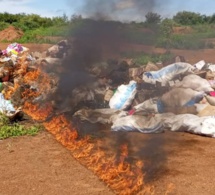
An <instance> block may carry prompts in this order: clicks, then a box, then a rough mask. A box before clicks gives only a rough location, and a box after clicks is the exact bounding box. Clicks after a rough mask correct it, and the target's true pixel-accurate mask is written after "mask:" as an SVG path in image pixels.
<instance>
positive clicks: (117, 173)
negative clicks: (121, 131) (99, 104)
mask: <svg viewBox="0 0 215 195" xmlns="http://www.w3.org/2000/svg"><path fill="white" fill-rule="evenodd" d="M44 126H45V128H46V129H47V130H48V131H50V132H51V133H52V134H53V135H54V136H55V137H56V139H57V140H58V141H59V142H61V143H62V144H63V145H64V146H66V147H67V148H68V149H69V150H70V151H72V154H73V156H74V157H75V158H77V159H78V160H79V161H80V162H81V163H82V164H83V165H85V166H86V167H88V168H89V169H90V170H92V171H93V172H94V173H95V174H96V175H98V177H99V178H100V179H101V180H102V181H104V182H105V183H107V184H108V186H109V187H110V188H111V189H113V190H114V191H115V192H116V193H117V194H133V193H135V192H138V191H139V190H140V189H141V188H142V186H143V184H144V183H143V176H144V175H143V173H142V167H143V164H142V163H141V161H138V162H137V163H136V165H135V166H134V167H132V166H131V165H130V164H129V163H127V162H126V161H125V158H126V157H127V156H128V150H127V145H122V147H121V154H120V157H119V159H120V162H119V163H117V162H116V159H117V157H116V155H114V154H109V155H107V154H106V153H105V152H104V151H103V150H102V149H101V147H100V146H101V141H99V140H97V141H94V142H92V141H91V140H90V138H89V137H85V138H83V139H78V133H77V131H76V130H75V129H73V128H72V124H71V123H70V122H69V121H68V120H67V119H66V117H65V116H64V115H61V116H58V117H55V118H53V119H52V120H51V121H50V122H46V123H44Z"/></svg>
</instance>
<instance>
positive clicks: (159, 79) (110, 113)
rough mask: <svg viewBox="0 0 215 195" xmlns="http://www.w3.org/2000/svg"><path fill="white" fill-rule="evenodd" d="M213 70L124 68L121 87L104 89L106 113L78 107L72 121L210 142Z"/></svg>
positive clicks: (182, 65) (181, 65) (214, 120)
mask: <svg viewBox="0 0 215 195" xmlns="http://www.w3.org/2000/svg"><path fill="white" fill-rule="evenodd" d="M214 67H215V65H213V64H209V63H205V61H200V62H198V63H196V64H193V65H192V64H189V63H186V62H175V63H172V64H169V65H167V66H165V67H162V68H159V67H158V66H157V65H155V64H152V63H149V64H148V66H144V67H130V68H129V70H128V73H131V72H132V74H130V75H128V76H129V78H130V80H129V81H127V83H123V84H121V85H119V86H117V87H116V86H114V87H111V85H109V84H108V85H107V89H106V93H105V94H104V101H107V102H108V106H107V107H106V108H101V109H89V108H83V109H80V110H78V111H76V112H75V113H74V115H73V116H74V117H78V118H80V119H81V120H83V121H89V122H91V123H102V124H110V125H111V130H113V131H139V132H142V133H157V132H161V131H164V130H171V131H187V132H191V133H195V134H201V135H206V136H211V137H215V91H214V89H215V85H214V84H215V69H213V68H214ZM150 68H151V69H150ZM134 69H135V71H133V70H134ZM134 72H136V75H134ZM131 75H132V76H131ZM107 97H108V98H107ZM208 109H210V112H209V113H208V112H207V110H208ZM204 113H207V114H204Z"/></svg>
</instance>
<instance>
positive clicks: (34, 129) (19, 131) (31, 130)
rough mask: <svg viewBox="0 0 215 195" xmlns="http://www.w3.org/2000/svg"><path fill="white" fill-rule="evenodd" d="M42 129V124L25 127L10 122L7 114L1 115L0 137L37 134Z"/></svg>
mask: <svg viewBox="0 0 215 195" xmlns="http://www.w3.org/2000/svg"><path fill="white" fill-rule="evenodd" d="M40 130H41V126H39V125H33V126H30V127H25V126H24V125H20V124H18V123H10V121H9V119H8V118H7V117H6V116H4V115H3V114H1V115H0V139H6V138H9V137H17V136H22V135H36V134H37V133H38V132H39V131H40Z"/></svg>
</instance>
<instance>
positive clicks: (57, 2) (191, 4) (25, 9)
mask: <svg viewBox="0 0 215 195" xmlns="http://www.w3.org/2000/svg"><path fill="white" fill-rule="evenodd" d="M86 1H87V2H88V5H89V4H93V3H94V5H93V6H92V7H95V4H100V7H99V11H101V12H102V13H103V12H104V13H106V12H107V10H106V7H105V6H106V4H108V2H114V1H116V0H111V1H110V0H91V1H90V0H0V12H8V13H13V14H15V13H26V14H32V13H33V14H39V15H41V16H42V17H55V16H62V15H63V14H66V15H67V16H71V15H73V14H76V15H79V14H80V15H82V16H87V14H92V12H93V11H95V10H91V12H89V10H87V9H85V10H83V5H84V3H83V2H86ZM117 1H118V2H120V3H121V4H120V6H121V8H122V7H123V10H122V9H121V10H120V12H119V10H117V12H116V11H115V12H114V13H111V14H112V16H116V18H117V17H118V18H119V19H122V20H123V19H124V20H126V19H128V20H138V19H141V18H143V15H144V13H145V14H146V13H147V12H149V11H151V12H156V13H159V14H160V15H161V16H162V17H172V16H173V15H175V14H176V13H177V12H178V11H183V10H186V11H192V12H196V13H200V14H205V15H212V14H213V13H215V1H214V0H154V1H155V2H156V4H155V5H156V6H154V7H153V8H150V10H147V9H145V10H144V9H143V10H142V12H141V14H140V9H139V10H138V11H136V9H133V10H131V7H132V3H133V2H134V1H139V2H140V1H141V0H117ZM143 1H144V0H143ZM145 1H147V0H145ZM148 1H149V2H150V1H153V0H148ZM89 2H90V3H89ZM91 2H92V3H91ZM98 2H99V3H98ZM159 2H161V3H159ZM101 5H102V6H101ZM103 5H104V6H103ZM122 5H123V6H122ZM129 6H130V7H129ZM119 13H120V14H119ZM119 15H120V17H119ZM140 15H141V16H140Z"/></svg>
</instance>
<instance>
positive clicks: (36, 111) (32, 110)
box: [23, 101, 53, 121]
mask: <svg viewBox="0 0 215 195" xmlns="http://www.w3.org/2000/svg"><path fill="white" fill-rule="evenodd" d="M23 111H24V112H25V113H26V114H27V115H29V116H31V117H32V118H33V119H34V120H37V121H43V120H45V119H46V118H47V117H48V116H49V115H50V114H51V113H52V111H53V109H52V105H51V104H50V103H46V104H44V105H42V106H41V105H39V104H32V103H30V102H27V101H26V102H25V103H24V106H23Z"/></svg>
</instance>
